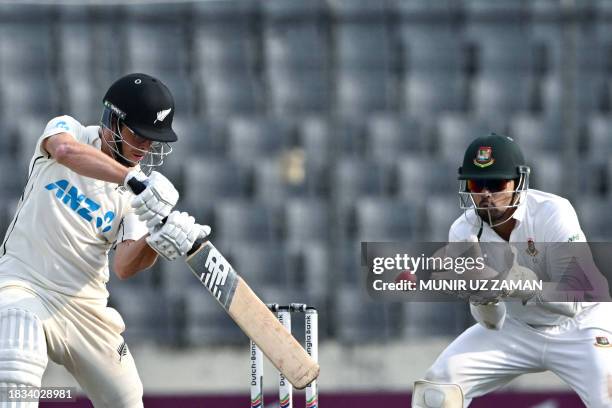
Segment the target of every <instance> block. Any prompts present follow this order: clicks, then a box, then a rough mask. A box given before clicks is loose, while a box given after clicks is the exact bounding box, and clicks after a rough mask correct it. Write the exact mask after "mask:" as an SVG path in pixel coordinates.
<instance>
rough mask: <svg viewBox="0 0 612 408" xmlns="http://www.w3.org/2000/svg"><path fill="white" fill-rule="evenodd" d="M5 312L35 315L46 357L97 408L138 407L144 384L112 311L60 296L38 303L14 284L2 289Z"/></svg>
mask: <svg viewBox="0 0 612 408" xmlns="http://www.w3.org/2000/svg"><path fill="white" fill-rule="evenodd" d="M9 309H19V310H25V311H27V312H28V313H30V315H35V316H37V318H38V319H39V320H40V322H41V323H42V328H43V330H44V335H45V340H46V344H47V353H48V356H49V358H51V359H52V360H53V361H55V362H56V363H58V364H61V365H63V366H64V367H66V369H67V370H68V371H69V372H70V373H71V374H72V375H73V376H74V377H75V379H76V380H77V381H78V383H79V384H80V385H81V387H82V388H83V390H84V391H85V392H86V393H87V396H88V397H89V398H90V399H91V401H92V402H93V404H94V406H95V407H96V408H100V407H109V408H110V407H113V408H138V407H142V394H143V389H142V383H141V381H140V378H139V376H138V371H137V370H136V365H135V364H134V360H133V359H132V356H131V354H130V352H129V350H128V349H127V347H126V346H125V343H124V341H123V338H122V336H121V333H122V332H123V330H124V328H125V326H124V324H123V320H122V319H121V317H120V316H119V314H118V313H117V312H116V311H115V310H114V309H111V308H106V307H102V306H97V305H94V304H93V303H92V304H88V303H87V302H82V303H77V302H74V301H63V300H62V298H61V297H58V296H55V297H49V298H45V300H42V299H41V298H40V297H39V296H38V295H36V294H35V293H33V292H32V291H31V290H30V289H27V288H22V287H17V286H9V287H4V288H0V312H2V311H3V310H9ZM3 335H4V333H0V339H2V336H3ZM1 352H2V350H0V353H1ZM43 371H44V369H43ZM41 377H42V372H41ZM39 385H40V384H39ZM0 408H1V407H0Z"/></svg>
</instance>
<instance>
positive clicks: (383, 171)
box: [332, 157, 391, 205]
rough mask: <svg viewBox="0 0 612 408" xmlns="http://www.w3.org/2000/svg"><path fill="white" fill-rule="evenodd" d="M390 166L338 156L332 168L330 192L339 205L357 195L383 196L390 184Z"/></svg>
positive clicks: (350, 202) (345, 203)
mask: <svg viewBox="0 0 612 408" xmlns="http://www.w3.org/2000/svg"><path fill="white" fill-rule="evenodd" d="M390 176H391V174H390V166H388V165H385V164H383V163H380V162H374V161H364V160H361V159H359V158H348V157H346V158H340V159H339V160H338V162H337V163H336V165H335V168H334V169H333V174H332V179H333V181H332V192H333V194H335V196H336V197H337V200H338V201H339V203H340V204H341V205H347V204H354V203H355V201H356V200H357V199H358V198H359V197H365V196H370V197H384V196H385V195H386V194H387V193H388V190H389V186H390Z"/></svg>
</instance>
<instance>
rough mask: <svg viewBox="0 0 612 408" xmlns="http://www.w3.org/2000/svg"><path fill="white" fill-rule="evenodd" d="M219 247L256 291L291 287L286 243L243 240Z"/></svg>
mask: <svg viewBox="0 0 612 408" xmlns="http://www.w3.org/2000/svg"><path fill="white" fill-rule="evenodd" d="M218 249H220V250H221V252H222V253H223V254H224V255H225V257H226V258H227V260H228V261H229V262H230V264H232V266H233V267H234V269H236V270H237V271H238V272H239V273H240V274H241V275H242V276H243V277H244V279H245V280H246V281H247V282H248V284H249V286H251V288H252V289H253V290H254V291H255V293H260V292H261V291H262V290H265V288H276V289H277V290H287V289H291V284H290V272H289V271H288V267H287V258H286V256H285V246H284V245H280V244H277V243H274V244H269V243H268V244H266V243H248V242H244V240H243V242H242V243H241V242H231V243H228V244H227V245H225V244H224V245H223V246H218Z"/></svg>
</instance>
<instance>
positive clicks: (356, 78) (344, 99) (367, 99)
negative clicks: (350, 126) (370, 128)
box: [336, 69, 398, 115]
mask: <svg viewBox="0 0 612 408" xmlns="http://www.w3.org/2000/svg"><path fill="white" fill-rule="evenodd" d="M337 81H338V82H337V89H336V95H337V100H336V104H337V110H338V112H339V113H340V114H341V115H353V114H357V115H358V114H364V113H368V112H376V111H383V110H390V109H393V108H394V107H396V106H397V102H396V101H397V99H398V98H397V95H396V91H395V89H396V88H397V87H396V86H394V84H393V78H392V77H391V76H390V75H388V72H387V71H385V70H382V69H344V70H340V71H339V72H338V79H337Z"/></svg>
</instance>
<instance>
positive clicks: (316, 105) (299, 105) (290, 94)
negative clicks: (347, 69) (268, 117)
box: [266, 66, 332, 115]
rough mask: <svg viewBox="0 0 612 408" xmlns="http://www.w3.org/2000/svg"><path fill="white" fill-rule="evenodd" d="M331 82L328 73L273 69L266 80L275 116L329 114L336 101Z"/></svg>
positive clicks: (310, 70)
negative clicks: (332, 103)
mask: <svg viewBox="0 0 612 408" xmlns="http://www.w3.org/2000/svg"><path fill="white" fill-rule="evenodd" d="M330 79H331V77H330V75H329V72H328V71H326V70H324V69H313V68H302V67H295V68H286V67H274V66H270V67H269V68H268V70H267V71H266V80H267V86H268V90H269V94H270V95H269V96H270V106H271V112H272V113H274V114H276V115H286V114H290V115H300V114H309V113H322V112H326V111H327V110H328V109H329V108H330V106H331V99H332V87H331V85H330Z"/></svg>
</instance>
